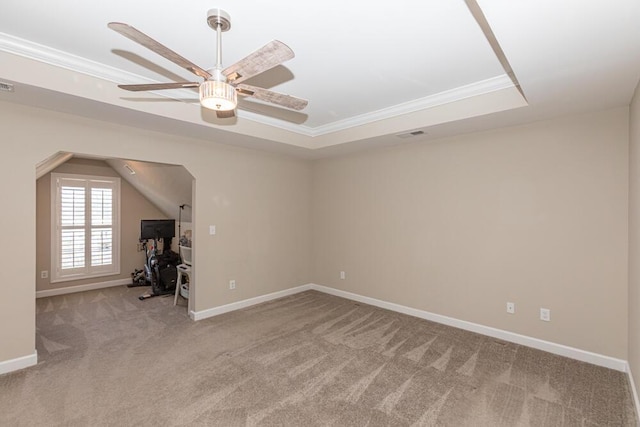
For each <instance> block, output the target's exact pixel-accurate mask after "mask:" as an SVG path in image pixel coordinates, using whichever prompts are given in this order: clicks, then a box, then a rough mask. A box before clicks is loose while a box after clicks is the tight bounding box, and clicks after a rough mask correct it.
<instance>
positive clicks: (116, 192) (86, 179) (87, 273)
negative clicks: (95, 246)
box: [51, 173, 120, 283]
mask: <svg viewBox="0 0 640 427" xmlns="http://www.w3.org/2000/svg"><path fill="white" fill-rule="evenodd" d="M63 183H74V184H79V185H78V186H84V187H85V189H86V191H85V223H84V230H85V265H84V266H83V267H79V268H72V269H64V270H63V269H62V268H61V228H62V223H61V211H62V208H61V204H60V190H61V187H62V184H63ZM92 188H111V189H112V191H113V193H112V196H113V202H112V206H113V212H112V218H113V219H112V226H111V228H112V264H108V265H101V266H91V229H92V227H93V226H92V224H91V189H92ZM96 227H97V226H96ZM96 227H93V228H96ZM117 274H120V178H118V177H112V176H94V175H76V174H66V173H52V174H51V283H56V282H66V281H70V280H80V279H88V278H93V277H101V276H112V275H117Z"/></svg>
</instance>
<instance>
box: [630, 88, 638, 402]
mask: <svg viewBox="0 0 640 427" xmlns="http://www.w3.org/2000/svg"><path fill="white" fill-rule="evenodd" d="M629 116H630V117H629V124H630V126H629V365H630V366H631V372H632V373H633V379H634V381H635V383H636V389H638V390H640V84H638V87H636V92H635V95H634V97H633V100H632V101H631V107H630V113H629Z"/></svg>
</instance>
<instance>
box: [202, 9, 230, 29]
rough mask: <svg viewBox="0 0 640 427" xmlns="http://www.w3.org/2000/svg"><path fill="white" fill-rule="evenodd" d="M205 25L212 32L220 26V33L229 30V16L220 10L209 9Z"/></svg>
mask: <svg viewBox="0 0 640 427" xmlns="http://www.w3.org/2000/svg"><path fill="white" fill-rule="evenodd" d="M207 24H209V26H210V27H211V28H213V29H214V30H215V29H217V28H218V26H220V30H221V31H229V30H230V29H231V16H230V15H229V14H228V13H227V12H225V11H224V10H222V9H209V11H208V12H207Z"/></svg>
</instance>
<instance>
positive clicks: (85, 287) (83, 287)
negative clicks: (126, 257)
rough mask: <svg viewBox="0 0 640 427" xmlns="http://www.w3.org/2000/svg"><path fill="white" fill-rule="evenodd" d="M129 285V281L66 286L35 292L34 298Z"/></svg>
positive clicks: (120, 280)
mask: <svg viewBox="0 0 640 427" xmlns="http://www.w3.org/2000/svg"><path fill="white" fill-rule="evenodd" d="M129 283H131V279H118V280H109V281H107V282H100V283H89V284H88V285H77V286H68V287H66V288H57V289H47V290H46V291H36V298H44V297H52V296H55V295H65V294H73V293H75V292H83V291H92V290H94V289H102V288H110V287H112V286H122V285H128V284H129Z"/></svg>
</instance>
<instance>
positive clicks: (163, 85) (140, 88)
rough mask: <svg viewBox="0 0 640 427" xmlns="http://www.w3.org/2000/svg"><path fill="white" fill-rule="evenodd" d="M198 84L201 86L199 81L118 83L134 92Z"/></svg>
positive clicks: (120, 86)
mask: <svg viewBox="0 0 640 427" xmlns="http://www.w3.org/2000/svg"><path fill="white" fill-rule="evenodd" d="M198 86H200V83H197V82H181V83H149V84H139V85H118V87H119V88H120V89H124V90H130V91H132V92H140V91H143V90H162V89H182V88H190V87H198Z"/></svg>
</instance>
